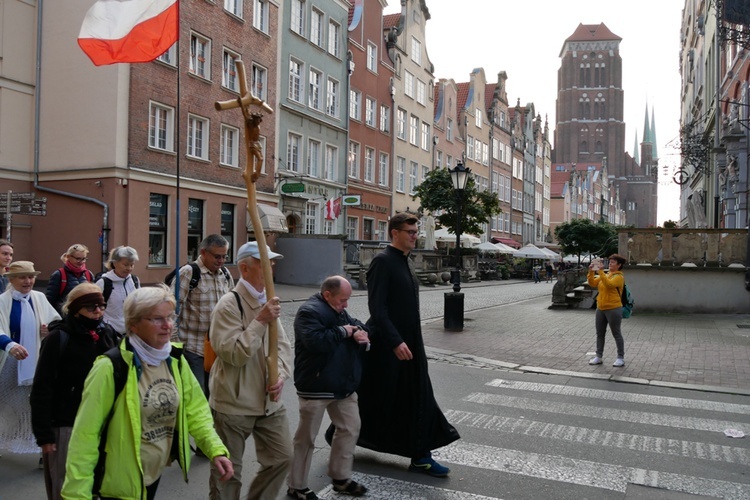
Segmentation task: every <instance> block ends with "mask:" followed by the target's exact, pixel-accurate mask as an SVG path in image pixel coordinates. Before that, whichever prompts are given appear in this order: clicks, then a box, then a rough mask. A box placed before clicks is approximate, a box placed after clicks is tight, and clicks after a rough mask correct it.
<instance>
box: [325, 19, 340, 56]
mask: <svg viewBox="0 0 750 500" xmlns="http://www.w3.org/2000/svg"><path fill="white" fill-rule="evenodd" d="M340 39H341V26H340V25H339V24H338V23H337V22H335V21H329V22H328V53H330V54H331V55H333V56H335V57H341V41H340Z"/></svg>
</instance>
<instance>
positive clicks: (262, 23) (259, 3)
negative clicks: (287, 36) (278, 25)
mask: <svg viewBox="0 0 750 500" xmlns="http://www.w3.org/2000/svg"><path fill="white" fill-rule="evenodd" d="M254 7H255V8H254V9H253V27H254V28H255V29H258V30H260V31H262V32H263V33H268V0H255V2H254Z"/></svg>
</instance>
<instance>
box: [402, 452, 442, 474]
mask: <svg viewBox="0 0 750 500" xmlns="http://www.w3.org/2000/svg"><path fill="white" fill-rule="evenodd" d="M409 470H410V471H412V472H421V473H423V474H429V475H430V476H432V477H446V476H448V473H449V472H450V471H451V470H450V469H449V468H448V467H446V466H444V465H440V464H439V463H437V462H436V461H435V460H433V459H432V457H430V456H427V457H424V458H420V459H418V460H412V461H411V464H410V465H409Z"/></svg>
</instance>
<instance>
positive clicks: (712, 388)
mask: <svg viewBox="0 0 750 500" xmlns="http://www.w3.org/2000/svg"><path fill="white" fill-rule="evenodd" d="M425 351H426V352H427V353H428V354H429V353H435V354H440V355H443V356H451V357H454V358H457V359H462V360H467V361H474V362H477V363H483V364H485V365H488V366H492V367H496V368H503V369H506V370H515V371H519V372H524V373H538V374H542V375H560V376H567V377H575V378H585V379H593V380H606V381H610V382H617V383H622V384H637V385H650V386H654V387H666V388H670V389H683V390H688V391H699V392H715V393H721V394H735V395H739V396H750V390H749V389H741V388H736V387H720V386H717V385H698V384H683V383H680V382H663V381H661V380H648V379H645V378H637V377H625V376H622V375H605V374H599V373H586V372H575V371H570V370H555V369H553V368H543V367H540V366H526V365H519V364H518V363H508V362H506V361H499V360H496V359H489V358H482V357H479V356H474V355H472V354H463V353H459V352H455V351H449V350H445V349H439V348H435V347H428V346H425Z"/></svg>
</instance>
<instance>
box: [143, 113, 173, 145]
mask: <svg viewBox="0 0 750 500" xmlns="http://www.w3.org/2000/svg"><path fill="white" fill-rule="evenodd" d="M148 114H149V123H148V145H149V147H151V148H155V149H161V150H162V151H170V152H171V151H174V108H171V107H169V106H164V105H163V104H157V103H155V102H151V103H149V110H148Z"/></svg>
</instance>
